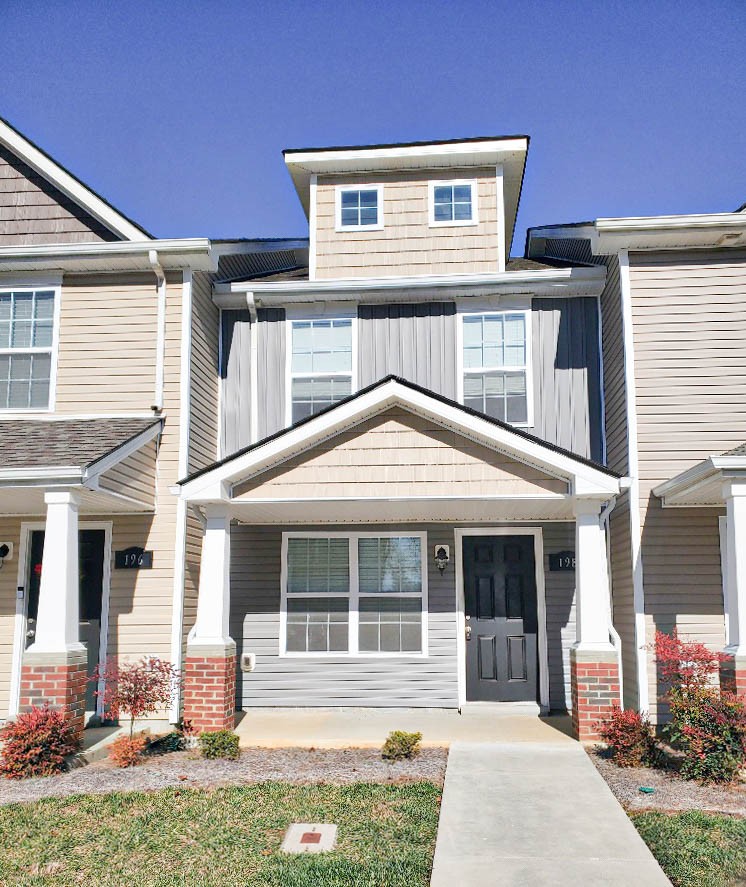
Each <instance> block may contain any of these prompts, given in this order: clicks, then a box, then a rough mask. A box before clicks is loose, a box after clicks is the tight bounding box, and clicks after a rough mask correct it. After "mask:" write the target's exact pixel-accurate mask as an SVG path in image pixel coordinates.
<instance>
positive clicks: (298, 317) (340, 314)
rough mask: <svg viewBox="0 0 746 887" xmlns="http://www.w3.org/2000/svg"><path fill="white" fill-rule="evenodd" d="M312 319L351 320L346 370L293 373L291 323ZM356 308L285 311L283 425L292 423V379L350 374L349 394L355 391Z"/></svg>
mask: <svg viewBox="0 0 746 887" xmlns="http://www.w3.org/2000/svg"><path fill="white" fill-rule="evenodd" d="M314 320H350V321H352V330H351V336H352V368H351V370H350V372H349V373H347V372H333V373H294V372H293V324H294V323H302V322H304V321H306V322H307V321H314ZM357 320H358V318H357V308H355V309H348V310H346V311H335V312H334V313H333V314H324V313H322V312H321V311H317V312H308V311H306V312H304V313H297V314H296V313H295V312H291V311H286V312H285V327H286V332H285V427H286V428H289V427H290V426H291V425H292V424H293V379H296V378H297V379H303V378H311V377H312V376H334V377H339V378H341V377H343V376H351V380H350V394H354V393H355V392H356V391H357V378H358V372H357V332H358V331H357Z"/></svg>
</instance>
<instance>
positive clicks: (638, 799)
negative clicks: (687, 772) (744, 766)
mask: <svg viewBox="0 0 746 887" xmlns="http://www.w3.org/2000/svg"><path fill="white" fill-rule="evenodd" d="M588 755H589V756H590V759H591V761H593V763H594V764H595V765H596V768H597V769H598V771H599V773H600V774H601V776H603V778H604V779H605V780H606V783H607V785H608V786H609V788H610V789H611V790H612V792H613V793H614V796H615V797H616V799H617V800H618V801H619V803H620V804H621V805H622V806H623V807H625V808H626V809H627V810H630V811H639V810H664V811H679V810H701V811H703V812H708V813H726V814H730V815H732V816H746V784H744V783H743V782H741V783H739V784H736V785H700V784H699V783H698V782H693V781H690V780H687V779H681V778H680V777H678V776H676V775H675V773H672V772H671V771H668V770H657V769H653V768H651V767H618V766H617V765H616V764H615V763H614V762H613V761H611V760H610V759H609V757H608V754H607V753H606V752H605V751H604V750H601V749H589V750H588ZM641 786H646V787H650V788H653V789H655V791H654V792H653V793H652V794H645V793H644V792H641V791H640V787H641Z"/></svg>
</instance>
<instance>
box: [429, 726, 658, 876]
mask: <svg viewBox="0 0 746 887" xmlns="http://www.w3.org/2000/svg"><path fill="white" fill-rule="evenodd" d="M492 885H494V887H498V885H499V887H522V885H526V887H541V885H547V887H549V885H551V887H570V885H572V887H580V885H582V887H586V885H587V887H630V885H633V887H670V882H669V881H668V879H667V878H666V876H665V875H664V874H663V872H662V870H661V868H660V867H659V865H658V863H657V862H656V861H655V859H654V858H653V856H652V854H651V853H650V851H649V850H648V848H647V846H646V845H645V843H644V842H643V840H642V838H640V836H639V835H638V834H637V832H636V830H635V828H634V826H633V825H632V823H631V822H630V820H629V819H628V818H627V816H626V814H625V813H624V811H623V810H622V808H621V807H620V806H619V804H618V802H617V801H616V799H615V798H614V796H613V795H612V794H611V792H610V791H609V789H608V788H607V786H606V783H605V782H604V781H603V779H602V778H601V776H600V775H599V773H598V772H597V771H596V768H595V767H594V766H593V764H592V763H591V761H590V760H589V759H588V757H587V755H586V753H585V752H584V751H583V748H582V747H581V746H580V745H579V744H577V743H575V742H551V743H544V742H530V741H529V742H520V743H516V742H489V743H468V742H454V743H453V744H452V745H451V749H450V754H449V758H448V769H447V770H446V782H445V789H444V791H443V805H442V809H441V815H440V825H439V827H438V840H437V844H436V847H435V861H434V866H433V875H432V880H431V887H492Z"/></svg>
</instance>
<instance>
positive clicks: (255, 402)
mask: <svg viewBox="0 0 746 887" xmlns="http://www.w3.org/2000/svg"><path fill="white" fill-rule="evenodd" d="M246 307H247V308H248V309H249V319H250V320H251V325H250V328H249V389H250V390H249V397H250V401H249V443H256V442H257V441H258V440H259V343H258V342H257V336H258V334H259V326H258V324H257V313H256V302H255V301H254V294H253V293H246ZM182 477H186V475H182Z"/></svg>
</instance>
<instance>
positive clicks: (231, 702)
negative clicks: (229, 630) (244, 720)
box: [184, 644, 236, 733]
mask: <svg viewBox="0 0 746 887" xmlns="http://www.w3.org/2000/svg"><path fill="white" fill-rule="evenodd" d="M184 718H185V719H187V720H190V721H191V722H192V725H193V726H194V728H195V730H197V731H198V732H200V733H202V732H205V731H207V732H212V731H215V730H232V729H233V728H234V726H235V724H236V645H235V644H230V645H225V646H217V645H206V644H205V645H202V644H200V645H197V644H190V645H189V646H187V655H186V660H185V662H184Z"/></svg>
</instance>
